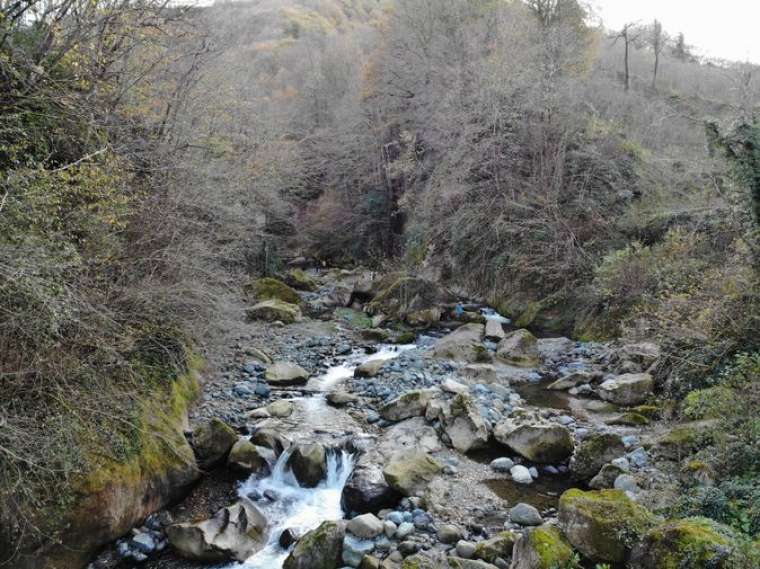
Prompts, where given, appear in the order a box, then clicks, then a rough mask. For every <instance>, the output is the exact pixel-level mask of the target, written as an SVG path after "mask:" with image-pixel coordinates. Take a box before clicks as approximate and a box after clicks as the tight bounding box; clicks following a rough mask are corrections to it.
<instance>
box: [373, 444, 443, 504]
mask: <svg viewBox="0 0 760 569" xmlns="http://www.w3.org/2000/svg"><path fill="white" fill-rule="evenodd" d="M441 470H442V467H441V465H440V464H439V463H438V462H437V461H436V460H435V459H433V458H432V457H431V456H430V455H429V454H426V453H423V452H414V451H413V452H409V453H402V454H400V455H397V456H395V457H393V458H392V459H391V460H390V461H389V462H388V464H387V465H386V466H385V468H384V469H383V476H385V480H386V481H387V482H388V485H389V486H390V487H391V488H393V489H394V490H396V491H397V492H399V493H400V494H403V495H404V496H420V495H422V493H423V492H424V491H425V489H426V487H427V486H428V485H429V484H430V482H431V481H432V480H433V479H434V478H435V477H436V476H437V475H438V474H439V473H440V472H441Z"/></svg>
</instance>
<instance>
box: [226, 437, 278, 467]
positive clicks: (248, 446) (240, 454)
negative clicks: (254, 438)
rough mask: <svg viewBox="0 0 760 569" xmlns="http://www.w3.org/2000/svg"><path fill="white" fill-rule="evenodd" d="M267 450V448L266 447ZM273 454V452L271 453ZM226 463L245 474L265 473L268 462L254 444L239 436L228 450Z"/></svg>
mask: <svg viewBox="0 0 760 569" xmlns="http://www.w3.org/2000/svg"><path fill="white" fill-rule="evenodd" d="M267 452H269V451H268V449H267ZM272 454H273V453H272ZM227 464H228V465H229V466H230V468H232V469H233V470H237V471H238V472H245V473H246V474H251V473H257V474H265V473H268V472H269V463H268V462H267V459H266V457H264V456H263V455H262V453H261V452H260V451H259V449H258V448H256V445H254V444H253V443H252V442H251V441H249V440H248V439H244V438H242V437H241V438H240V439H238V441H237V442H236V443H235V444H234V446H233V447H232V450H230V456H229V457H228V458H227Z"/></svg>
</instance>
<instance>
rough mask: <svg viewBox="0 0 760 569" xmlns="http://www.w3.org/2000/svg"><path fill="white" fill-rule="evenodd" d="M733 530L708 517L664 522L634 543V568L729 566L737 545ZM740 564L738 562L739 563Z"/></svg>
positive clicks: (719, 568) (723, 568)
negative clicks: (636, 543)
mask: <svg viewBox="0 0 760 569" xmlns="http://www.w3.org/2000/svg"><path fill="white" fill-rule="evenodd" d="M732 533H733V532H732V530H731V529H729V528H727V527H725V526H722V525H720V524H718V523H716V522H714V521H712V520H709V519H706V518H686V519H681V520H674V521H668V522H665V523H664V524H662V525H659V526H657V527H655V528H653V529H651V530H649V531H648V532H647V533H646V534H645V535H644V538H643V540H642V541H641V543H639V544H638V545H637V546H636V547H634V549H633V552H632V554H631V559H630V561H629V567H631V568H632V569H670V568H671V567H689V568H691V569H728V567H733V566H735V565H733V564H732V559H731V557H732V553H733V551H734V549H735V547H736V543H735V542H734V539H733V535H732ZM736 566H738V565H736Z"/></svg>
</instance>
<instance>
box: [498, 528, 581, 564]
mask: <svg viewBox="0 0 760 569" xmlns="http://www.w3.org/2000/svg"><path fill="white" fill-rule="evenodd" d="M572 561H573V548H572V547H571V546H570V543H569V542H568V541H567V539H566V538H565V536H563V535H562V533H561V532H560V531H559V530H558V529H557V528H556V527H554V526H541V527H537V528H532V529H529V530H526V531H525V532H524V533H523V534H522V536H520V538H519V539H518V540H517V541H516V542H515V545H514V549H513V552H512V566H511V567H512V569H556V568H558V567H570V566H572V565H571V563H572Z"/></svg>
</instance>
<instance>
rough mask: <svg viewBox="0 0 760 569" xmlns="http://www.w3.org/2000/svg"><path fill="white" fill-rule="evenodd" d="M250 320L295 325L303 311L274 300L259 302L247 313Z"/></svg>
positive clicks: (295, 306) (293, 305)
mask: <svg viewBox="0 0 760 569" xmlns="http://www.w3.org/2000/svg"><path fill="white" fill-rule="evenodd" d="M246 316H247V317H248V319H249V320H264V321H266V322H274V321H277V320H279V321H281V322H284V323H285V324H293V323H294V322H298V321H299V320H300V319H301V310H300V309H299V308H298V306H297V305H295V304H290V303H287V302H283V301H281V300H277V299H272V300H265V301H263V302H259V303H258V304H256V305H255V306H252V307H251V308H249V309H248V310H247V311H246Z"/></svg>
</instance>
